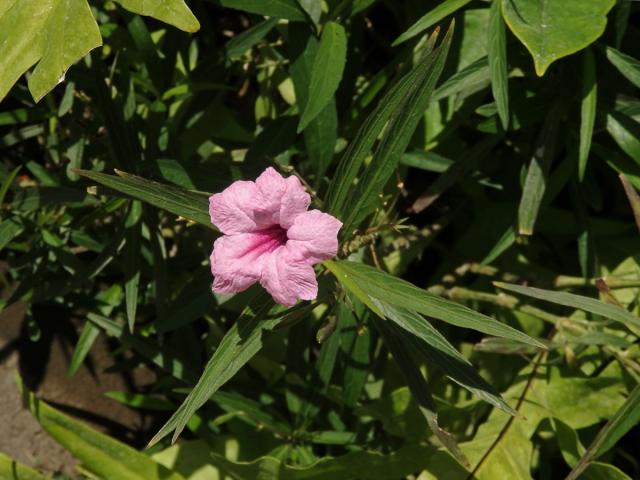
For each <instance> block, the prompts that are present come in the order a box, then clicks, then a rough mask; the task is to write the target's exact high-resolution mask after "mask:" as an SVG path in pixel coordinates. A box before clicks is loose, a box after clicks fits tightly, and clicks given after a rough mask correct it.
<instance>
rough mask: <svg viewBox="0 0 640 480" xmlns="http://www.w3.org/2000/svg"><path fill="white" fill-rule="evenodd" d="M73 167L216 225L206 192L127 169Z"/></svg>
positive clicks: (170, 209) (111, 185) (134, 195)
mask: <svg viewBox="0 0 640 480" xmlns="http://www.w3.org/2000/svg"><path fill="white" fill-rule="evenodd" d="M74 171H75V172H76V173H78V174H79V175H81V176H83V177H86V178H88V179H89V180H93V181H94V182H98V183H100V184H101V185H104V186H106V187H109V188H112V189H113V190H116V191H118V192H121V193H124V194H125V195H127V196H129V197H132V198H135V199H137V200H142V201H143V202H146V203H148V204H150V205H153V206H154V207H158V208H160V209H163V210H166V211H168V212H171V213H173V214H175V215H179V216H181V217H184V218H186V219H188V220H192V221H194V222H196V223H199V224H201V225H204V226H206V227H209V228H211V229H213V228H214V227H213V225H212V224H211V219H210V218H209V202H208V200H207V196H206V195H203V194H201V193H196V192H191V191H189V190H185V189H182V188H178V187H174V186H172V185H165V184H162V183H158V182H154V181H152V180H146V179H144V178H142V177H137V176H135V175H131V174H128V173H124V172H118V175H119V176H115V175H107V174H105V173H98V172H91V171H88V170H74Z"/></svg>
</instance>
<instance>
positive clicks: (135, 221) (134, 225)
mask: <svg viewBox="0 0 640 480" xmlns="http://www.w3.org/2000/svg"><path fill="white" fill-rule="evenodd" d="M141 218H142V204H141V203H140V202H139V201H138V200H134V201H132V202H131V207H130V209H129V213H128V214H127V217H126V219H125V222H124V228H125V231H124V235H125V244H124V260H125V268H124V270H125V271H124V274H125V280H124V299H125V305H126V310H127V322H128V324H129V331H130V332H131V333H133V328H134V325H135V322H136V311H137V309H138V286H139V284H140V237H141V235H142V232H141V229H142V222H141Z"/></svg>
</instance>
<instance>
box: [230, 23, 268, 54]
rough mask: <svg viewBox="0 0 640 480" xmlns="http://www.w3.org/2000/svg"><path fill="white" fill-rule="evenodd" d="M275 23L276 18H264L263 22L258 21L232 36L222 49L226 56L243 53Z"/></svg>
mask: <svg viewBox="0 0 640 480" xmlns="http://www.w3.org/2000/svg"><path fill="white" fill-rule="evenodd" d="M277 23H278V20H277V19H276V18H271V19H269V20H265V21H264V22H260V23H258V24H257V25H254V26H253V27H251V28H249V29H248V30H245V31H244V32H242V33H240V34H239V35H236V36H235V37H233V38H232V39H231V40H229V41H228V42H227V43H226V45H225V46H224V49H225V51H226V52H227V57H229V58H236V57H240V56H241V55H243V54H244V52H246V51H247V50H249V49H250V48H252V47H253V46H254V45H255V44H257V43H258V42H259V41H260V40H262V39H263V38H264V37H265V36H266V35H267V34H268V33H269V32H270V31H271V30H272V29H273V27H275V26H276V24H277Z"/></svg>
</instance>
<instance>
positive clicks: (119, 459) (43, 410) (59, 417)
mask: <svg viewBox="0 0 640 480" xmlns="http://www.w3.org/2000/svg"><path fill="white" fill-rule="evenodd" d="M23 388H24V387H23ZM24 399H25V403H26V405H27V408H28V409H29V410H30V411H31V413H32V414H33V416H34V417H36V419H37V420H38V422H39V423H40V425H42V428H43V429H44V430H45V431H46V432H47V433H48V434H49V435H51V436H52V437H53V438H54V439H55V440H56V442H58V443H60V444H61V445H62V446H64V447H65V448H66V449H67V450H69V451H70V452H71V453H72V454H73V456H74V457H75V458H77V459H78V460H80V461H81V462H82V465H83V467H84V468H86V469H87V470H88V471H90V472H91V473H93V474H94V475H96V476H98V477H100V478H123V479H124V478H127V479H131V480H160V479H162V480H182V479H183V478H184V477H182V475H180V474H178V473H175V472H171V471H170V470H168V469H167V468H165V467H163V466H162V465H160V464H158V463H156V462H154V461H153V460H151V458H149V457H148V456H147V455H145V454H144V453H141V452H138V451H136V450H134V449H133V448H131V447H129V446H127V445H125V444H123V443H120V442H119V441H117V440H114V439H113V438H111V437H109V436H108V435H105V434H103V433H100V432H98V431H96V430H94V429H92V428H90V427H88V426H86V425H84V424H83V423H81V422H79V421H77V420H74V419H72V418H70V417H68V416H67V415H65V414H63V413H62V412H59V411H58V410H56V409H54V408H53V407H50V406H49V405H47V404H46V403H44V402H43V401H41V400H39V399H37V398H36V397H35V395H34V394H33V393H32V392H29V391H25V392H24Z"/></svg>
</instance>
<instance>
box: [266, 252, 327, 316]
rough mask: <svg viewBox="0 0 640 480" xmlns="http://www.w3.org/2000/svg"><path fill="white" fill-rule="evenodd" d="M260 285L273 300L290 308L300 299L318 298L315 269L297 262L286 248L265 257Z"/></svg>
mask: <svg viewBox="0 0 640 480" xmlns="http://www.w3.org/2000/svg"><path fill="white" fill-rule="evenodd" d="M260 284H261V285H262V286H263V287H264V288H265V289H266V290H267V292H269V293H270V294H271V296H272V297H273V299H274V300H275V301H276V302H278V303H280V304H282V305H286V306H288V307H292V306H293V305H295V304H296V302H297V301H298V299H301V300H314V299H315V298H316V297H317V296H318V281H317V280H316V273H315V272H314V270H313V267H312V266H311V265H309V264H307V263H304V262H300V261H296V260H295V259H294V258H293V257H292V256H291V252H290V251H289V250H288V249H287V248H286V247H281V248H280V249H278V250H277V251H275V252H273V253H272V254H271V255H268V256H266V257H265V261H264V266H263V270H262V278H261V279H260Z"/></svg>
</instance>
